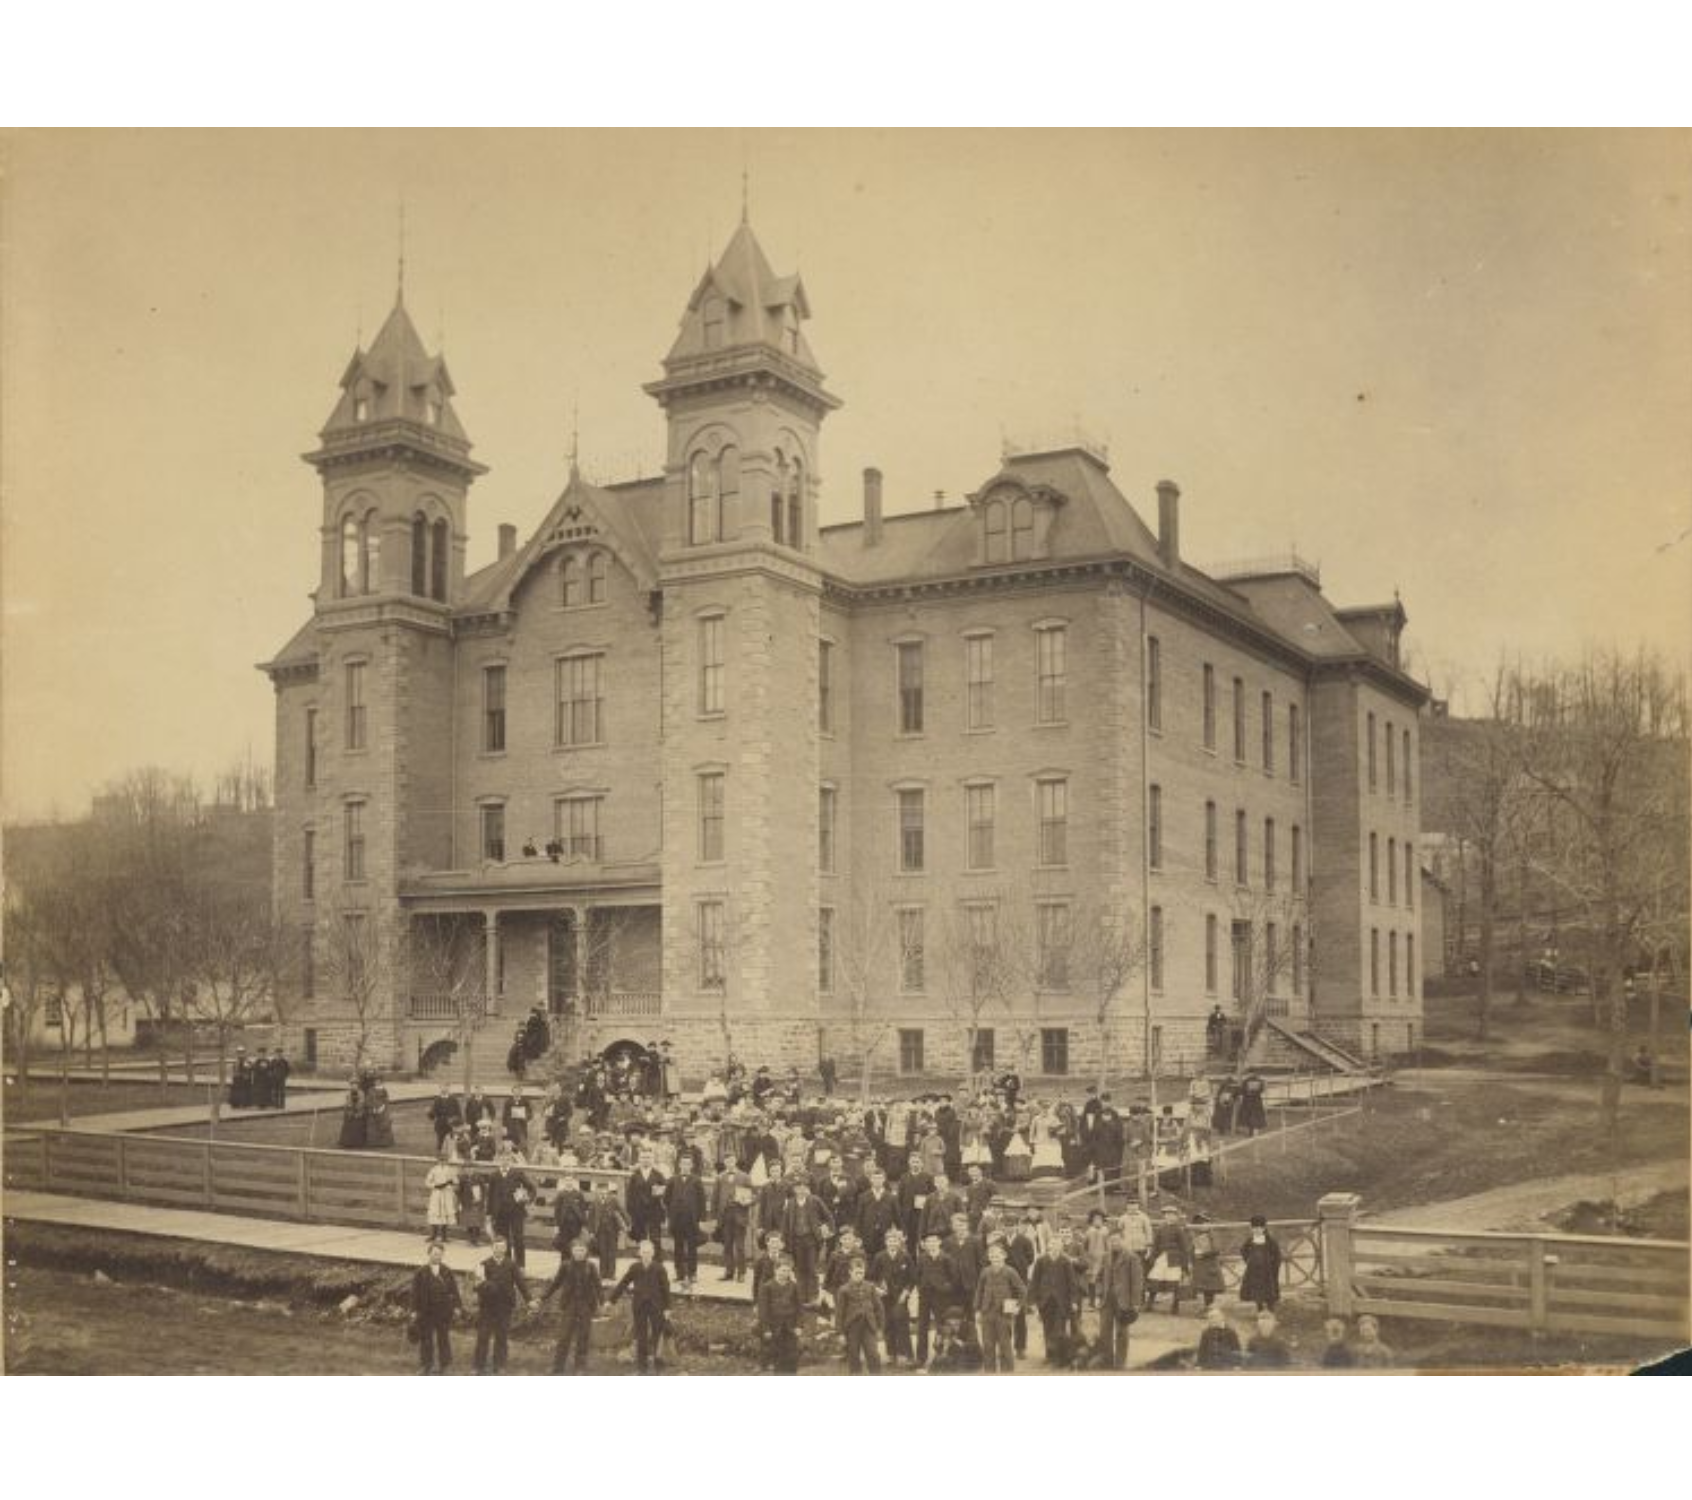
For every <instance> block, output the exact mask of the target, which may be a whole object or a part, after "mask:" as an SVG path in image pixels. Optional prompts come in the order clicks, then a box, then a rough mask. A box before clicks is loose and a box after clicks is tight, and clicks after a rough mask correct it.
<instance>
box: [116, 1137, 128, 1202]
mask: <svg viewBox="0 0 1692 1500" xmlns="http://www.w3.org/2000/svg"><path fill="white" fill-rule="evenodd" d="M128 1147H129V1137H128V1136H125V1135H120V1136H119V1137H118V1138H117V1156H118V1180H117V1189H118V1197H120V1198H127V1197H128V1196H129V1150H128Z"/></svg>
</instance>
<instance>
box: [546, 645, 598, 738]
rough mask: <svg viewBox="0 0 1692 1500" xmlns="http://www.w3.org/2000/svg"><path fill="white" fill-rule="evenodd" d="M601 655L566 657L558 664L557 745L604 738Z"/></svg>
mask: <svg viewBox="0 0 1692 1500" xmlns="http://www.w3.org/2000/svg"><path fill="white" fill-rule="evenodd" d="M603 660H604V658H603V657H600V656H567V657H565V658H564V659H563V660H562V661H560V662H559V663H558V669H557V682H558V694H557V696H558V706H557V717H556V720H555V723H554V726H553V742H554V743H555V744H558V745H597V744H599V743H601V741H602V740H603V738H604V735H603V733H602V731H603V729H604V704H603V701H602V699H601V698H600V688H599V679H600V670H599V669H600V664H601V662H602V661H603Z"/></svg>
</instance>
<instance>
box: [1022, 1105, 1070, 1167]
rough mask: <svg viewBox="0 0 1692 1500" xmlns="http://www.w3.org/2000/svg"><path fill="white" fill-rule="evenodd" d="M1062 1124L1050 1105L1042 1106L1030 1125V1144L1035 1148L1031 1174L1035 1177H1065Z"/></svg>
mask: <svg viewBox="0 0 1692 1500" xmlns="http://www.w3.org/2000/svg"><path fill="white" fill-rule="evenodd" d="M1059 1125H1060V1122H1059V1120H1058V1116H1057V1112H1056V1111H1055V1110H1053V1109H1052V1107H1051V1106H1050V1105H1049V1104H1042V1105H1041V1106H1040V1108H1039V1109H1038V1110H1036V1111H1035V1114H1034V1118H1033V1119H1032V1120H1030V1121H1029V1123H1028V1134H1029V1144H1030V1145H1032V1146H1033V1148H1034V1160H1033V1163H1032V1166H1031V1169H1030V1170H1031V1173H1032V1175H1033V1176H1035V1177H1062V1176H1063V1143H1062V1142H1061V1141H1059V1139H1058V1130H1059Z"/></svg>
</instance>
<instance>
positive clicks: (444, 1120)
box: [429, 1083, 464, 1151]
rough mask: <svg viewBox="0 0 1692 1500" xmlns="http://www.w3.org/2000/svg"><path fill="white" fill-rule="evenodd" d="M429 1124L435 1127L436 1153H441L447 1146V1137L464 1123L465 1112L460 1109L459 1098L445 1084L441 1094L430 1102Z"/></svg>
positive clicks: (438, 1093) (440, 1091) (437, 1094)
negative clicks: (442, 1148)
mask: <svg viewBox="0 0 1692 1500" xmlns="http://www.w3.org/2000/svg"><path fill="white" fill-rule="evenodd" d="M429 1123H430V1124H431V1125H433V1126H434V1127H435V1150H436V1151H439V1150H440V1149H441V1147H442V1146H443V1145H445V1144H446V1139H447V1137H448V1136H449V1135H451V1134H452V1133H453V1132H454V1131H455V1130H457V1129H458V1127H459V1126H460V1125H462V1124H463V1123H464V1111H463V1110H462V1109H461V1108H460V1107H459V1103H458V1099H457V1097H456V1096H455V1095H454V1094H453V1092H452V1089H451V1087H450V1086H449V1085H447V1084H444V1083H443V1084H442V1085H441V1087H440V1090H439V1092H437V1093H436V1095H435V1097H434V1098H433V1099H431V1100H430V1101H429Z"/></svg>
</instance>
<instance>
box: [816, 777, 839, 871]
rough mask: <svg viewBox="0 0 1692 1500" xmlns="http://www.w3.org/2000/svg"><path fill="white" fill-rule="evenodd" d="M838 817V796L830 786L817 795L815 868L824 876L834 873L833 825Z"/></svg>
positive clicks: (823, 788)
mask: <svg viewBox="0 0 1692 1500" xmlns="http://www.w3.org/2000/svg"><path fill="white" fill-rule="evenodd" d="M839 815H840V794H839V793H838V792H837V791H836V790H835V788H833V787H831V786H825V787H822V788H821V789H820V790H819V791H818V793H817V868H818V869H819V870H821V871H822V873H823V874H824V875H832V874H833V873H834V837H835V824H836V821H837V819H838V818H839Z"/></svg>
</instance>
